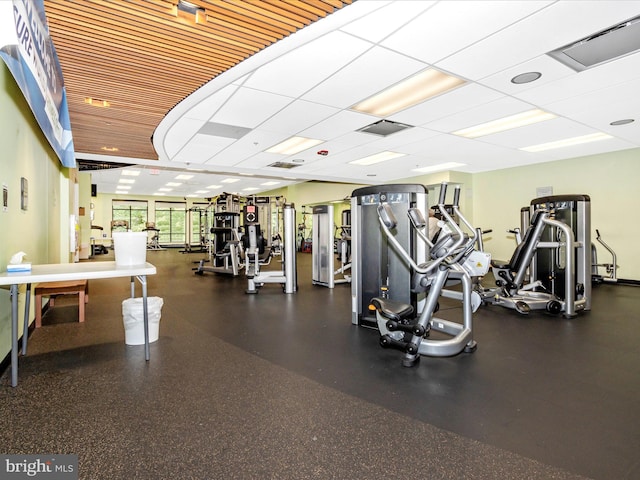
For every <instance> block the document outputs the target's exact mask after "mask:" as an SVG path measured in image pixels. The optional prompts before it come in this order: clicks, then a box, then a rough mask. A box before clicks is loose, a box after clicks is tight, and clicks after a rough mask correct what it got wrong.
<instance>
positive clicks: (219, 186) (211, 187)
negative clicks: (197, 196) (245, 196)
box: [204, 185, 222, 190]
mask: <svg viewBox="0 0 640 480" xmlns="http://www.w3.org/2000/svg"><path fill="white" fill-rule="evenodd" d="M204 188H207V189H209V190H215V189H216V188H222V185H209V186H208V187H204Z"/></svg>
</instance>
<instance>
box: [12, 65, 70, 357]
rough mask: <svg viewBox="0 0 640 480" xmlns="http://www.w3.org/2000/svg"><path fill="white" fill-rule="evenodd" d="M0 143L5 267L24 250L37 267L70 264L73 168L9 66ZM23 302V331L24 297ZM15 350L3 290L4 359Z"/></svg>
mask: <svg viewBox="0 0 640 480" xmlns="http://www.w3.org/2000/svg"><path fill="white" fill-rule="evenodd" d="M0 145H2V153H1V154H0V184H2V185H6V186H7V188H8V193H9V196H8V209H7V211H6V212H5V211H3V209H1V207H0V232H1V233H0V269H1V270H6V264H7V263H8V261H9V259H10V258H11V256H12V255H13V254H14V253H16V252H19V251H23V252H25V253H26V254H27V257H26V260H27V261H29V262H32V263H57V262H61V261H68V258H67V257H68V254H67V257H65V256H64V255H63V253H64V252H65V251H68V243H66V242H67V240H66V238H65V237H64V236H63V235H62V232H66V230H63V229H64V227H65V225H68V211H69V204H68V197H69V193H68V190H67V189H68V184H69V179H68V177H67V175H68V172H67V171H68V169H66V168H63V167H62V166H61V164H60V161H59V160H58V158H57V157H56V155H55V153H54V152H53V150H52V149H51V147H50V146H49V144H48V142H47V141H46V139H45V138H44V135H42V133H41V131H40V128H39V126H38V124H37V123H36V121H35V119H34V117H33V115H32V114H31V110H30V109H29V106H28V105H27V102H26V101H25V100H24V97H23V95H22V93H21V92H20V89H19V88H18V86H17V84H16V83H15V81H14V79H13V76H12V75H11V73H10V72H9V70H8V69H7V67H6V65H5V64H4V62H0ZM21 178H26V179H27V181H28V208H27V210H22V209H21V205H20V197H21V192H20V183H21ZM63 212H64V213H63ZM23 288H24V287H23ZM20 300H21V303H20V320H21V321H20V331H22V318H23V317H22V313H23V312H24V306H23V303H22V301H23V300H24V295H21V296H20ZM33 318H34V316H33V308H32V312H31V320H33ZM10 351H11V304H10V300H9V293H8V290H4V289H0V359H2V358H4V357H5V356H6V355H7V354H8V353H9V352H10Z"/></svg>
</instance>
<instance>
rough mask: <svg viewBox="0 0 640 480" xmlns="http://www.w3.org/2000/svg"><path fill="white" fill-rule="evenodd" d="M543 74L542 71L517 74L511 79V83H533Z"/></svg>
mask: <svg viewBox="0 0 640 480" xmlns="http://www.w3.org/2000/svg"><path fill="white" fill-rule="evenodd" d="M541 76H542V74H541V73H540V72H527V73H521V74H520V75H516V76H515V77H513V78H512V79H511V83H515V84H517V85H521V84H523V83H531V82H535V81H536V80H538V79H539V78H540V77H541Z"/></svg>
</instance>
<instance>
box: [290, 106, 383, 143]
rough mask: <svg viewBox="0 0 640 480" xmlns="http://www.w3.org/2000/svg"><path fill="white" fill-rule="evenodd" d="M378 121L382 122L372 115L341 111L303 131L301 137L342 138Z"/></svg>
mask: <svg viewBox="0 0 640 480" xmlns="http://www.w3.org/2000/svg"><path fill="white" fill-rule="evenodd" d="M378 120H380V119H379V118H378V117H374V116H372V115H366V114H364V113H360V112H354V111H352V110H340V111H338V112H337V113H336V114H335V115H332V116H331V117H329V118H327V119H325V120H323V121H321V122H318V123H316V124H315V125H313V126H311V127H309V128H307V129H305V130H303V131H301V132H300V135H301V136H303V137H308V138H323V139H332V138H336V137H339V136H342V135H343V134H344V133H345V132H355V131H356V130H358V129H359V128H362V127H364V126H366V125H369V124H371V123H373V122H377V121H378Z"/></svg>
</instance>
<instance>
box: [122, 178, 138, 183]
mask: <svg viewBox="0 0 640 480" xmlns="http://www.w3.org/2000/svg"><path fill="white" fill-rule="evenodd" d="M118 183H136V181H135V179H133V178H120V179H119V180H118Z"/></svg>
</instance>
